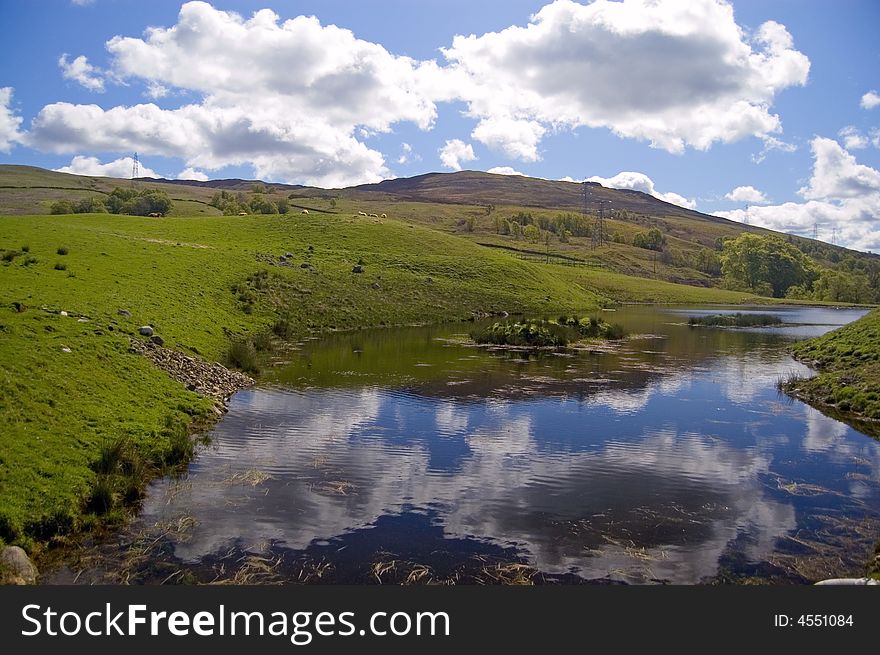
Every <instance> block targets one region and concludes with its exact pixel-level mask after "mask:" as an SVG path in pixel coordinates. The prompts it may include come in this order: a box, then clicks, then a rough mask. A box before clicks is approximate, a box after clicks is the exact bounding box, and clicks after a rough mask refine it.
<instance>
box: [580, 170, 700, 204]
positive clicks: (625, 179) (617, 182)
mask: <svg viewBox="0 0 880 655" xmlns="http://www.w3.org/2000/svg"><path fill="white" fill-rule="evenodd" d="M567 181H573V180H571V179H568V180H567ZM586 181H587V182H598V183H599V184H601V185H602V186H606V187H610V188H612V189H631V190H633V191H641V192H642V193H647V194H648V195H650V196H654V197H655V198H657V199H658V200H663V201H664V202H668V203H672V204H673V205H678V206H679V207H685V208H687V209H696V207H697V202H696V200H692V199H690V198H685V197H684V196H682V195H679V194H677V193H672V192H666V193H661V192H660V191H658V190H657V189H655V188H654V180H652V179H651V178H650V177H648V176H647V175H645V174H644V173H637V172H634V171H621V172H620V173H618V174H617V175H615V176H614V177H600V176H598V175H594V176H593V177H588V178H587V179H586Z"/></svg>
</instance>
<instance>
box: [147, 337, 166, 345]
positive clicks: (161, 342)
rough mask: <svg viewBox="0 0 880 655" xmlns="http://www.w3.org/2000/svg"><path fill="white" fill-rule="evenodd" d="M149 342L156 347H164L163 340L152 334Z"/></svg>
mask: <svg viewBox="0 0 880 655" xmlns="http://www.w3.org/2000/svg"><path fill="white" fill-rule="evenodd" d="M150 341H152V342H153V343H155V344H156V345H157V346H164V345H165V339H163V338H162V337H160V336H159V335H158V334H154V335H153V336H151V337H150Z"/></svg>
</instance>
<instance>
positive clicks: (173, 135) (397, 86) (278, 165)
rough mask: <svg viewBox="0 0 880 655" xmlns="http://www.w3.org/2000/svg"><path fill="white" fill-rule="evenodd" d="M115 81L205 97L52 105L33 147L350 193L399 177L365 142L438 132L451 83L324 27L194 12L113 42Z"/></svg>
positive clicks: (200, 8) (195, 7)
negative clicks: (245, 171)
mask: <svg viewBox="0 0 880 655" xmlns="http://www.w3.org/2000/svg"><path fill="white" fill-rule="evenodd" d="M107 49H108V51H109V53H110V55H111V60H112V67H111V70H112V74H113V76H114V78H118V79H120V80H123V81H126V82H128V83H136V82H138V81H140V82H142V83H143V84H144V86H145V93H147V95H148V96H150V97H153V98H156V97H161V96H162V95H164V94H165V93H167V92H168V89H171V88H174V89H180V90H181V91H183V92H185V93H190V94H191V95H194V96H196V97H197V101H195V102H194V103H192V104H189V105H185V106H182V107H178V108H176V109H161V108H159V107H158V106H157V105H155V104H153V103H148V104H142V105H135V106H120V107H111V108H108V109H102V108H100V107H97V106H94V105H72V104H68V103H54V104H51V105H47V106H46V107H44V108H43V110H42V111H40V112H39V114H38V115H37V117H36V118H35V119H34V121H33V125H32V128H31V134H30V137H29V139H30V142H31V143H32V145H34V147H37V148H41V149H45V150H49V151H52V152H82V151H83V150H84V149H85V150H92V151H95V152H100V151H107V150H115V151H117V152H125V151H128V150H137V151H139V152H146V153H153V154H157V155H164V156H171V157H181V158H183V159H184V161H185V163H186V165H187V167H198V168H202V169H208V170H213V169H217V168H220V167H223V166H227V165H250V166H252V167H253V170H254V174H255V175H256V176H258V177H261V178H264V179H270V180H283V181H289V182H305V183H308V184H315V185H319V186H341V185H347V184H355V183H361V182H376V181H379V180H381V179H383V178H384V177H387V176H388V175H389V174H390V173H389V171H388V169H387V168H386V166H385V160H384V157H383V156H382V154H381V153H380V152H378V151H376V150H373V149H371V148H369V147H368V146H367V145H366V144H365V143H364V142H363V141H362V140H361V139H362V138H364V136H365V135H366V136H369V135H373V134H377V133H381V132H387V131H389V130H390V129H391V127H392V126H393V125H394V124H395V123H398V122H401V121H408V122H412V123H414V124H415V125H416V126H418V127H419V128H421V129H428V128H430V127H431V126H432V125H433V122H434V119H435V117H436V106H435V98H438V97H446V95H447V93H448V92H447V91H445V90H444V89H446V88H448V84H446V83H444V82H443V81H442V79H443V78H444V76H443V74H442V73H441V71H440V69H439V67H438V66H437V64H436V62H433V61H426V62H420V61H416V60H413V59H411V58H408V57H402V56H396V55H393V54H391V53H389V52H388V51H387V50H386V49H385V48H384V47H382V46H381V45H378V44H375V43H370V42H368V41H364V40H361V39H357V38H356V37H355V36H354V35H353V34H352V32H351V31H349V30H346V29H341V28H339V27H336V26H333V25H329V26H324V25H322V24H321V23H320V22H319V20H318V19H317V18H315V17H306V16H298V17H296V18H294V19H291V20H285V21H281V20H280V19H279V17H278V16H277V15H276V14H275V13H274V12H272V11H271V10H266V9H264V10H260V11H257V12H255V13H254V14H253V15H252V16H251V17H250V18H244V17H242V16H240V15H238V14H236V13H233V12H228V11H221V10H218V9H215V8H214V7H212V6H211V5H210V4H208V3H205V2H187V3H185V4H184V5H183V6H182V7H181V8H180V12H179V14H178V18H177V22H176V23H175V24H174V25H172V26H170V27H155V28H150V29H148V30H147V31H146V32H145V34H144V36H143V38H134V37H127V36H117V37H114V38H113V39H111V40H110V41H108V42H107Z"/></svg>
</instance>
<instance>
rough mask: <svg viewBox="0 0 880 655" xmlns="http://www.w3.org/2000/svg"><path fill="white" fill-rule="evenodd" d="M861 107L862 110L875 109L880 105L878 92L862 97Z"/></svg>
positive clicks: (871, 92) (870, 92)
mask: <svg viewBox="0 0 880 655" xmlns="http://www.w3.org/2000/svg"><path fill="white" fill-rule="evenodd" d="M861 105H862V109H873V108H874V107H876V106H877V105H880V94H878V93H877V92H876V91H868V92H867V93H866V94H865V95H863V96H862V102H861Z"/></svg>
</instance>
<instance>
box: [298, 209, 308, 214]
mask: <svg viewBox="0 0 880 655" xmlns="http://www.w3.org/2000/svg"><path fill="white" fill-rule="evenodd" d="M308 213H309V210H308V209H303V210H302V211H301V212H300V214H308Z"/></svg>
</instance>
